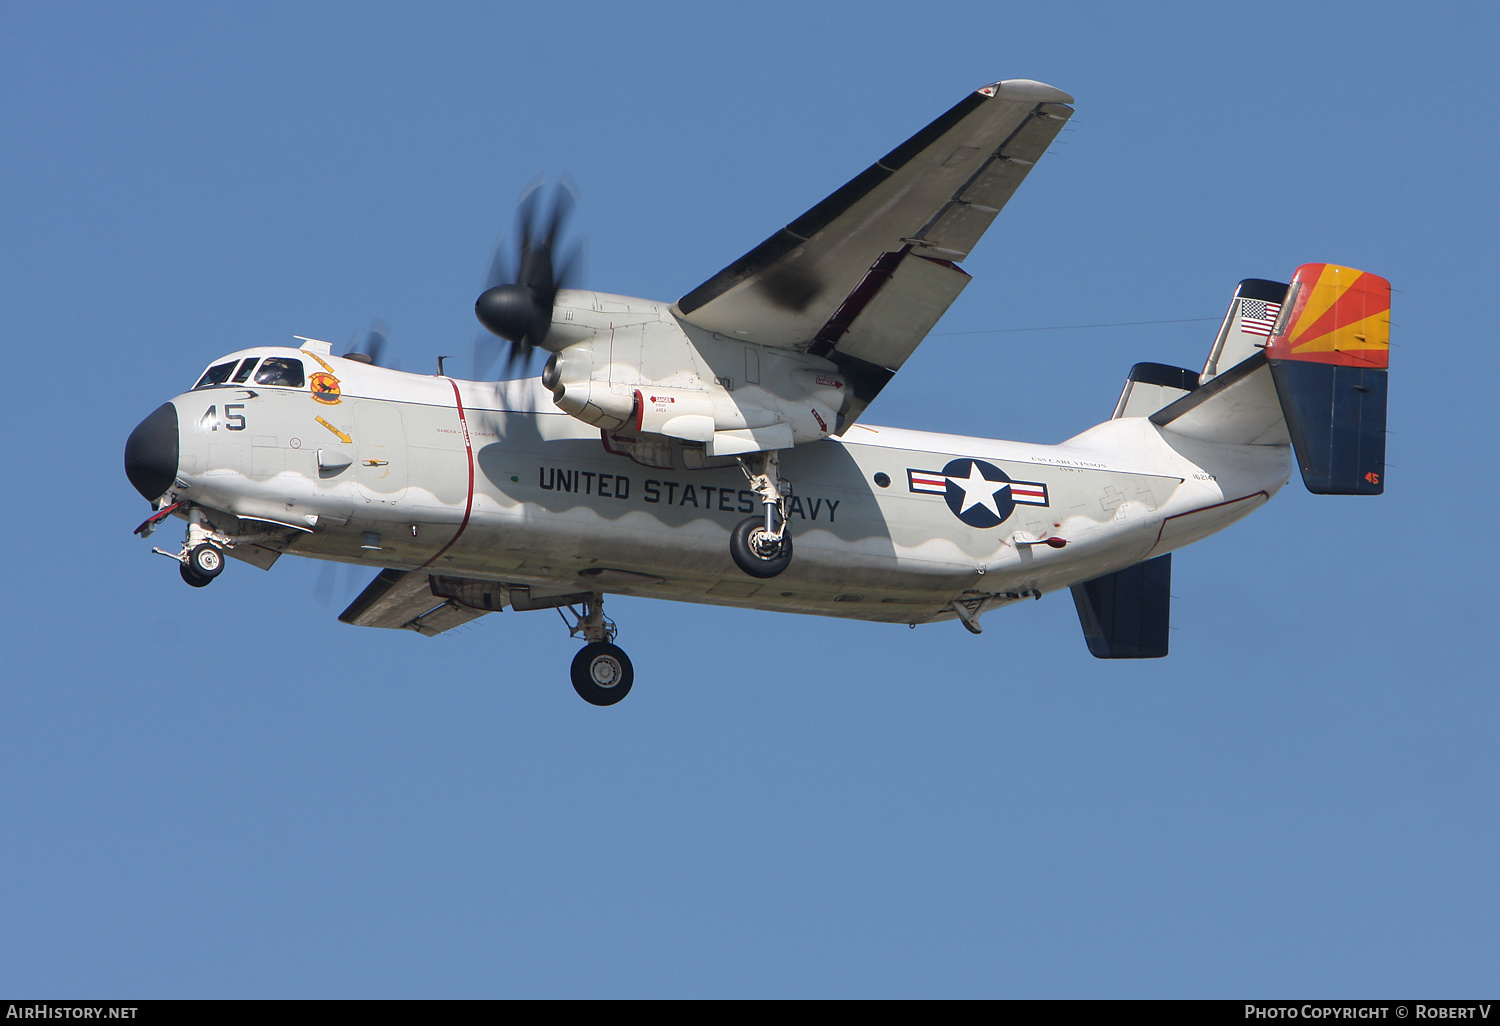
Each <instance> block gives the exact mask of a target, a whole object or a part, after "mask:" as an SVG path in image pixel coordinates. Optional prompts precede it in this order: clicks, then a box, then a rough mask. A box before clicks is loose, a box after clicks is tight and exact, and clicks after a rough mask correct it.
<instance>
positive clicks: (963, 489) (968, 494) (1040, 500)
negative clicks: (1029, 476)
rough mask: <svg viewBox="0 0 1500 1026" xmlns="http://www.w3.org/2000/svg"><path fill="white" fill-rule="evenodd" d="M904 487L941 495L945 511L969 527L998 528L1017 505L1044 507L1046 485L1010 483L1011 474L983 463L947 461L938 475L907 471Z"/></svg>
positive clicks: (927, 493)
mask: <svg viewBox="0 0 1500 1026" xmlns="http://www.w3.org/2000/svg"><path fill="white" fill-rule="evenodd" d="M906 479H907V487H908V488H909V489H910V490H911V491H913V492H917V493H919V494H924V495H941V496H942V497H943V498H944V499H946V500H947V502H948V508H949V509H951V510H952V511H953V515H954V516H956V517H958V519H960V520H962V521H963V522H964V523H966V524H968V525H969V526H970V527H978V528H986V527H998V526H999V525H1000V524H1003V523H1005V521H1006V520H1007V519H1009V517H1010V515H1011V513H1013V512H1014V511H1015V508H1016V505H1017V504H1020V505H1023V506H1045V505H1047V486H1046V485H1045V484H1043V483H1042V482H1040V481H1012V480H1011V479H1010V475H1008V474H1006V473H1005V471H1003V470H1001V469H1000V468H999V467H997V466H995V465H994V464H993V463H986V462H985V461H984V460H976V459H970V458H967V457H965V458H961V459H956V460H949V461H948V464H947V466H945V467H943V469H942V470H941V471H939V472H936V473H934V472H933V471H930V470H912V469H911V468H907V471H906Z"/></svg>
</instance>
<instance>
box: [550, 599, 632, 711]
mask: <svg viewBox="0 0 1500 1026" xmlns="http://www.w3.org/2000/svg"><path fill="white" fill-rule="evenodd" d="M569 611H570V612H572V613H573V615H574V617H575V618H576V621H577V622H576V623H573V624H569V626H568V633H569V634H571V635H572V636H573V637H575V638H576V637H578V636H579V635H580V634H581V635H583V639H584V641H586V642H587V644H585V645H584V646H583V648H581V649H579V650H578V654H577V655H576V656H574V657H573V666H572V669H571V676H572V678H573V690H574V691H576V692H578V697H579V698H582V699H583V700H584V701H585V702H588V703H589V704H590V705H614V704H615V703H616V702H618V701H620V700H621V699H622V698H624V697H625V696H626V695H628V694H630V686H631V685H632V684H634V683H635V667H633V666H631V665H630V657H629V656H627V655H626V654H625V650H624V649H622V648H620V646H618V645H616V644H615V643H614V641H615V636H616V635H617V634H619V628H618V627H616V626H615V622H614V621H613V620H611V619H610V618H609V617H607V616H605V615H604V595H603V594H601V593H599V592H595V593H593V594H592V595H590V596H589V597H588V599H586V600H585V601H584V604H583V612H581V613H580V612H578V611H577V610H575V609H572V608H571V607H570V609H569ZM558 612H559V613H562V610H561V609H559V610H558ZM563 622H564V623H567V614H565V613H564V614H563Z"/></svg>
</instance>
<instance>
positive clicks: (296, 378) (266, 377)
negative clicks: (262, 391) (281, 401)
mask: <svg viewBox="0 0 1500 1026" xmlns="http://www.w3.org/2000/svg"><path fill="white" fill-rule="evenodd" d="M306 380H307V379H306V378H305V377H304V376H303V373H302V361H301V360H293V359H291V358H290V357H285V356H268V357H266V358H265V360H264V361H262V363H261V365H260V370H258V371H256V372H255V383H256V384H257V385H282V386H284V387H286V388H301V387H302V385H303V383H304V382H305V381H306Z"/></svg>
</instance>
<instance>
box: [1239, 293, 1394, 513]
mask: <svg viewBox="0 0 1500 1026" xmlns="http://www.w3.org/2000/svg"><path fill="white" fill-rule="evenodd" d="M1390 338H1391V283H1390V282H1388V281H1386V280H1385V279H1384V278H1382V277H1380V276H1379V275H1375V274H1367V273H1365V272H1364V271H1356V270H1353V269H1352V268H1348V267H1339V266H1338V265H1336V264H1303V265H1302V266H1301V267H1299V268H1297V273H1296V274H1295V275H1294V276H1293V278H1292V284H1291V288H1290V289H1289V290H1288V291H1287V297H1286V302H1285V303H1284V304H1283V306H1282V310H1281V316H1280V318H1279V319H1278V321H1277V323H1276V326H1275V328H1273V329H1272V332H1271V337H1270V342H1269V343H1268V344H1267V345H1266V349H1265V354H1266V358H1267V360H1268V361H1269V363H1270V365H1271V374H1272V377H1273V379H1274V380H1275V382H1276V393H1277V396H1278V397H1279V398H1280V400H1281V408H1282V411H1283V413H1284V414H1285V416H1286V423H1287V429H1288V432H1289V433H1290V434H1291V437H1292V446H1293V448H1294V449H1295V450H1296V453H1297V465H1298V467H1300V468H1301V471H1302V481H1303V483H1304V484H1306V485H1307V490H1308V491H1310V492H1315V493H1317V494H1320V495H1379V494H1380V493H1381V492H1383V491H1384V490H1385V409H1386V385H1387V374H1388V371H1387V368H1388V367H1389V363H1390V361H1389V356H1390Z"/></svg>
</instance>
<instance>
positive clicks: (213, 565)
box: [181, 542, 224, 588]
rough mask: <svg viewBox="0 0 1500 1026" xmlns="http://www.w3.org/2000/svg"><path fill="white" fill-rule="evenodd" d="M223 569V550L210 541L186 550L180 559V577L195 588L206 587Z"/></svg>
mask: <svg viewBox="0 0 1500 1026" xmlns="http://www.w3.org/2000/svg"><path fill="white" fill-rule="evenodd" d="M223 570H224V551H223V550H222V549H220V548H219V547H218V546H217V545H215V544H213V543H212V542H203V543H202V544H201V545H195V546H193V547H192V548H190V549H188V550H187V555H186V557H185V558H184V559H183V560H182V569H181V573H182V579H183V580H184V581H186V582H187V583H188V584H191V585H192V586H193V587H195V588H206V587H208V585H209V582H211V581H212V580H213V579H214V578H215V577H217V576H219V574H220V573H221V572H223Z"/></svg>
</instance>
